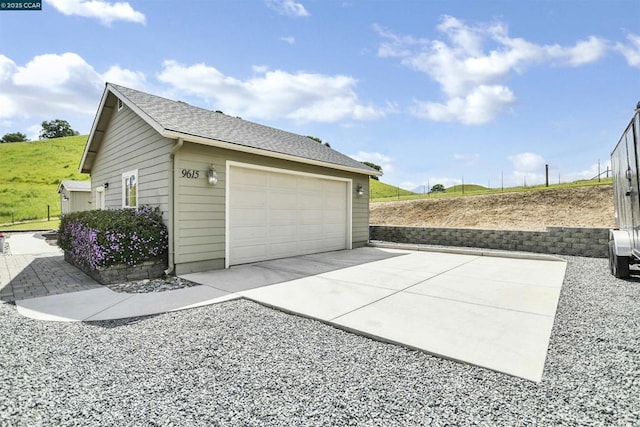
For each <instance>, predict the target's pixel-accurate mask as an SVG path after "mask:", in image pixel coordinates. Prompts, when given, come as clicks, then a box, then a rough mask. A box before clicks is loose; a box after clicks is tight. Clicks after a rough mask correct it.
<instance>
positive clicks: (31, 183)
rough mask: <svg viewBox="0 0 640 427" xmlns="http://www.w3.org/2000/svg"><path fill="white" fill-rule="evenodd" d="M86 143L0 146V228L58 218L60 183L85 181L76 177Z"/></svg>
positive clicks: (55, 141) (71, 140) (67, 141)
mask: <svg viewBox="0 0 640 427" xmlns="http://www.w3.org/2000/svg"><path fill="white" fill-rule="evenodd" d="M86 141H87V136H86V135H84V136H71V137H67V138H56V139H49V140H43V141H30V142H14V143H5V144H0V224H11V223H13V222H21V221H28V220H39V219H46V218H47V214H49V215H50V216H51V217H57V216H59V215H60V196H59V194H58V192H57V190H58V185H59V184H60V181H62V180H63V179H70V180H78V181H84V180H88V179H89V175H87V174H79V173H78V164H79V162H80V159H81V158H82V152H83V150H84V145H85V142H86ZM47 206H49V212H47ZM47 228H49V227H47ZM3 229H4V227H3Z"/></svg>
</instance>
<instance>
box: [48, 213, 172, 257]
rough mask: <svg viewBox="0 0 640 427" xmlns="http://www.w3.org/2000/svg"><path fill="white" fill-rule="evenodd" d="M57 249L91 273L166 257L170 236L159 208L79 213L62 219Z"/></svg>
mask: <svg viewBox="0 0 640 427" xmlns="http://www.w3.org/2000/svg"><path fill="white" fill-rule="evenodd" d="M58 245H59V246H60V247H61V248H62V249H64V250H65V251H67V252H68V253H70V254H71V256H72V257H73V259H74V260H75V261H76V262H78V263H79V264H82V265H85V266H87V267H89V268H91V269H97V268H98V267H107V266H112V265H116V264H127V265H137V264H140V263H142V262H144V261H146V260H149V259H153V258H158V257H161V256H163V255H165V253H166V251H167V248H168V233H167V227H166V225H165V224H164V222H163V221H162V214H161V213H160V210H159V209H158V208H151V207H149V206H145V207H143V208H141V209H139V210H137V211H136V210H132V209H119V210H95V211H87V212H76V213H72V214H68V215H64V216H63V217H62V220H61V222H60V229H59V231H58Z"/></svg>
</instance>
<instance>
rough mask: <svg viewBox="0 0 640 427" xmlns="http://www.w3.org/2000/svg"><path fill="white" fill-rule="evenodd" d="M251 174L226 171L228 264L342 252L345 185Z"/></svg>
mask: <svg viewBox="0 0 640 427" xmlns="http://www.w3.org/2000/svg"><path fill="white" fill-rule="evenodd" d="M253 172H255V171H253V170H251V169H249V168H242V167H235V166H234V167H231V168H230V175H229V182H230V187H229V190H230V192H229V198H230V201H229V207H230V212H229V236H228V238H229V257H230V260H229V262H230V264H241V263H247V262H254V261H260V260H266V259H273V258H282V257H288V256H294V255H301V254H311V253H316V252H322V251H328V250H338V249H345V248H347V247H348V239H347V236H348V230H349V228H348V226H347V220H348V218H349V215H348V209H347V208H348V206H349V199H348V195H349V194H348V191H347V188H348V185H347V182H346V181H337V180H332V179H325V178H322V177H310V176H301V175H296V174H287V173H280V172H273V171H260V172H262V173H259V174H256V173H253ZM252 179H261V180H262V181H261V183H260V185H258V186H256V185H251V180H252ZM239 183H242V185H240V184H239ZM263 184H264V185H263ZM258 230H261V231H258Z"/></svg>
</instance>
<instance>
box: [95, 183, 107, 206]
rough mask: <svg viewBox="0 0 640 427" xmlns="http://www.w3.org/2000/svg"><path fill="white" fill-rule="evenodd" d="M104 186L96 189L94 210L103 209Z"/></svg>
mask: <svg viewBox="0 0 640 427" xmlns="http://www.w3.org/2000/svg"><path fill="white" fill-rule="evenodd" d="M104 204H105V203H104V186H102V185H101V186H100V187H97V188H96V209H104Z"/></svg>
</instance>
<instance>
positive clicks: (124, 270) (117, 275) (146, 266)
mask: <svg viewBox="0 0 640 427" xmlns="http://www.w3.org/2000/svg"><path fill="white" fill-rule="evenodd" d="M64 259H65V260H66V261H67V262H68V263H69V264H71V265H74V266H76V267H78V268H79V269H80V270H82V271H83V272H84V273H85V274H87V275H88V276H90V277H91V278H93V279H94V280H95V281H97V282H99V283H101V284H103V285H107V284H113V283H125V282H132V281H136V280H144V279H158V278H160V277H162V276H163V275H164V271H165V270H166V269H167V260H166V259H158V260H150V261H144V262H143V263H142V264H139V265H135V266H129V265H114V266H111V267H98V268H97V269H95V270H94V269H91V268H89V267H87V266H85V265H82V264H80V263H77V262H75V260H74V259H73V257H72V256H71V255H70V254H69V252H68V251H65V252H64Z"/></svg>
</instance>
